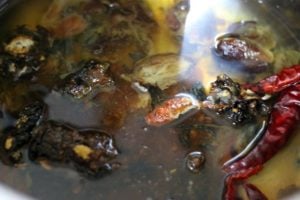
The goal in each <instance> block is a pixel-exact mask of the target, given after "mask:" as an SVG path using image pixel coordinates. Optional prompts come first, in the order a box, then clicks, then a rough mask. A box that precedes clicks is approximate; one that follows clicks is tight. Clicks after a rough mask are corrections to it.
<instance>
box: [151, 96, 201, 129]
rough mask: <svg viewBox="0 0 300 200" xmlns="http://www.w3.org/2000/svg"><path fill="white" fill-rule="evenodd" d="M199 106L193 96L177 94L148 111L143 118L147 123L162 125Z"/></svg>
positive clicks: (195, 109)
mask: <svg viewBox="0 0 300 200" xmlns="http://www.w3.org/2000/svg"><path fill="white" fill-rule="evenodd" d="M199 108H200V105H199V102H198V101H197V99H195V97H194V96H191V95H188V94H178V95H176V96H175V97H174V98H171V99H168V100H166V101H164V102H163V103H162V104H161V105H158V106H157V107H155V108H154V110H153V111H152V112H150V113H149V114H148V115H147V116H146V117H145V120H146V122H147V123H148V124H149V125H152V126H162V125H165V124H168V123H170V122H172V121H174V120H177V119H178V118H179V117H180V116H182V115H184V114H187V113H189V112H191V111H197V110H198V109H199Z"/></svg>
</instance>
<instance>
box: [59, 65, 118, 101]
mask: <svg viewBox="0 0 300 200" xmlns="http://www.w3.org/2000/svg"><path fill="white" fill-rule="evenodd" d="M108 67H109V64H108V63H101V62H98V61H96V60H90V61H88V62H85V63H84V64H83V68H82V69H80V70H78V71H77V72H75V73H72V74H70V75H68V76H67V77H66V78H65V79H64V80H63V85H62V87H61V90H62V92H63V93H66V94H69V95H71V96H73V97H74V98H76V99H81V98H83V97H86V96H88V95H95V94H97V93H98V92H101V91H110V90H112V89H113V88H114V81H113V80H112V79H111V78H110V77H109V76H108V75H107V74H106V71H107V69H108Z"/></svg>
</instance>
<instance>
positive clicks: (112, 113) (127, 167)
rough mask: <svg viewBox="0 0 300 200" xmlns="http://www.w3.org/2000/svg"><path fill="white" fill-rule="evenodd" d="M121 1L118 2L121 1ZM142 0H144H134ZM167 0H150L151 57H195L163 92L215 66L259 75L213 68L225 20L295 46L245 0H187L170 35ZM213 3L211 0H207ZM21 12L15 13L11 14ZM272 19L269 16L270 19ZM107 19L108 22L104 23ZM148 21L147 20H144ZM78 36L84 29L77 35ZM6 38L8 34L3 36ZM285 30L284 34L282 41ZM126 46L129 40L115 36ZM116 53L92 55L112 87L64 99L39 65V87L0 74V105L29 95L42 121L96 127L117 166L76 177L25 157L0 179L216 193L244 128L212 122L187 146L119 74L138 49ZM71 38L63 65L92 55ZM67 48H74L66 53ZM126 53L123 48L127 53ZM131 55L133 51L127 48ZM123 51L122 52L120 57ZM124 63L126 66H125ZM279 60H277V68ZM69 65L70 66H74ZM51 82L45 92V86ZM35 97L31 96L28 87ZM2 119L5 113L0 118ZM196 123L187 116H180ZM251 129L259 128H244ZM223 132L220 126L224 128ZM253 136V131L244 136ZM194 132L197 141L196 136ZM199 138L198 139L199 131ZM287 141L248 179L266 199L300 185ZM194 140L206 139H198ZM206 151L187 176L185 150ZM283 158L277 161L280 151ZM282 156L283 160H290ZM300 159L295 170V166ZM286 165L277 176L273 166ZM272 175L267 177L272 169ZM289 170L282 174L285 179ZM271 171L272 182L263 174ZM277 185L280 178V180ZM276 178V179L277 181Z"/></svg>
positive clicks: (82, 189) (16, 20)
mask: <svg viewBox="0 0 300 200" xmlns="http://www.w3.org/2000/svg"><path fill="white" fill-rule="evenodd" d="M123 2H124V1H123ZM141 2H142V1H141ZM172 2H173V1H171V0H169V1H167V0H166V1H164V0H161V1H152V0H148V1H145V2H144V3H145V4H147V3H150V6H149V7H150V8H151V11H152V12H153V13H152V14H153V18H154V20H156V24H155V26H156V27H155V28H153V29H151V30H148V31H149V33H151V34H150V35H151V37H150V40H151V41H152V43H153V45H152V46H151V48H150V49H149V51H148V52H147V53H148V55H153V54H158V53H170V52H174V53H181V54H182V55H184V56H188V57H191V58H192V59H193V60H194V61H195V62H196V65H195V68H194V69H193V70H194V73H193V74H194V77H189V78H183V79H184V81H183V84H182V85H181V84H177V85H175V86H173V87H172V88H171V89H169V90H168V92H169V93H180V92H182V91H184V90H185V89H186V88H185V87H187V86H188V85H191V84H192V83H193V82H192V83H191V82H190V80H199V81H201V82H202V83H203V84H204V86H205V87H206V88H208V87H209V85H210V82H211V81H214V80H215V77H216V76H217V75H218V74H220V73H227V74H229V75H231V76H232V77H233V78H235V79H236V80H240V81H245V79H251V78H253V80H255V79H256V80H259V79H260V78H261V77H263V76H266V75H267V74H270V72H266V73H263V74H262V75H257V76H256V75H252V74H245V73H244V72H243V73H241V72H238V71H236V70H232V69H228V68H219V67H218V66H219V64H218V60H214V59H215V58H214V57H213V56H211V47H212V45H213V40H214V38H215V37H216V36H217V35H219V34H221V33H224V32H225V31H226V27H228V25H229V24H231V23H233V22H236V21H239V20H257V21H258V23H262V24H268V25H269V26H270V27H271V28H273V29H274V33H275V36H276V38H277V39H278V41H279V42H278V44H277V47H281V45H282V47H287V46H292V45H290V44H291V43H293V42H291V43H289V42H290V40H292V39H293V37H292V36H291V37H289V36H290V35H289V34H290V30H289V29H287V28H286V27H285V26H284V25H283V24H281V21H280V20H271V19H273V14H272V13H273V12H272V11H271V10H268V9H267V8H266V7H265V6H264V4H260V3H253V4H251V5H250V3H247V2H246V1H234V2H233V1H230V2H229V1H225V0H223V1H213V0H211V1H204V0H203V1H200V0H198V1H197V0H193V1H191V10H190V12H189V14H188V15H187V18H186V25H185V30H184V33H186V35H185V34H183V35H182V36H183V38H182V39H179V40H176V34H175V36H174V33H173V32H172V31H170V30H169V28H168V27H167V24H166V21H165V17H164V15H165V14H166V13H167V10H168V9H170V7H172V6H173V3H172ZM208 2H211V3H208ZM49 4H50V1H43V3H41V1H37V0H30V1H26V2H25V3H20V5H19V6H17V7H16V8H15V9H12V10H10V11H9V12H8V13H7V15H5V16H4V18H3V19H5V23H4V24H5V26H4V27H3V28H2V29H3V32H4V33H5V32H6V31H9V30H11V29H12V28H14V27H15V26H16V25H21V24H27V25H28V26H30V27H35V26H36V25H37V24H40V23H41V20H40V19H41V18H42V15H43V14H44V13H45V12H46V10H47V7H48V5H49ZM75 5H77V4H75ZM16 13H18V14H16ZM269 22H270V23H269ZM104 23H106V22H104ZM144 23H146V22H144ZM192 29H195V30H196V31H195V33H196V34H197V35H196V36H195V35H194V36H195V40H196V44H195V45H190V44H187V43H185V41H187V40H192V39H191V38H189V37H192V36H193V35H192V34H190V33H191V32H192ZM83 34H85V33H83ZM2 35H3V36H2V37H5V34H2ZM285 37H286V38H285ZM122 42H124V44H126V41H122ZM122 42H121V44H120V49H122V50H120V52H117V53H116V54H114V53H107V54H104V55H103V54H102V55H100V56H99V57H98V58H99V59H101V60H108V61H112V62H113V63H114V65H113V67H112V68H111V71H112V74H113V76H114V79H115V81H116V87H117V89H116V91H114V92H113V93H101V94H99V95H98V96H97V97H96V98H94V99H93V100H92V102H91V101H89V102H86V101H76V100H74V99H71V98H69V97H65V96H62V95H61V94H59V93H58V92H55V91H50V89H51V87H52V86H53V85H55V81H56V80H57V76H58V75H61V74H59V73H58V75H57V74H55V73H52V72H53V70H52V69H51V68H50V69H44V70H42V71H41V72H40V73H39V74H38V75H37V76H38V77H39V79H38V82H37V84H35V85H34V86H33V85H32V84H31V83H29V82H26V81H25V82H23V83H22V84H11V83H7V82H5V81H1V86H0V87H1V90H0V105H1V106H2V107H4V108H6V110H8V112H10V111H11V112H15V111H17V110H18V109H20V107H22V106H23V105H24V104H26V103H28V102H30V101H32V97H36V98H41V99H43V100H44V102H45V103H46V104H47V105H48V107H49V118H50V119H53V120H57V121H63V122H66V123H69V124H72V125H74V126H75V127H79V128H89V127H92V128H99V129H103V130H105V131H107V132H108V133H110V134H111V135H113V136H114V137H115V140H116V143H117V146H118V148H119V150H120V151H121V154H120V156H118V158H117V161H118V162H120V163H121V168H120V169H118V170H116V171H114V172H113V173H111V174H108V175H107V176H105V177H103V178H101V179H99V180H89V179H86V178H85V177H81V176H80V175H79V174H78V173H77V172H76V171H74V170H70V169H66V168H60V167H51V169H50V170H46V169H44V168H43V167H41V166H40V165H36V164H32V163H30V162H29V161H28V162H27V164H26V166H24V168H21V169H18V168H11V167H7V166H5V165H2V164H1V165H0V180H1V181H2V182H4V183H6V184H8V185H10V186H12V187H13V188H16V189H17V190H20V191H22V192H25V193H27V194H29V195H32V196H33V197H36V198H38V199H45V200H48V199H49V200H50V199H74V200H77V199H78V200H83V199H86V198H88V199H146V200H150V199H153V200H154V199H176V200H177V199H221V196H222V191H223V184H224V183H223V181H224V177H225V174H224V173H223V172H222V170H221V168H222V164H223V162H224V161H226V159H228V158H229V155H230V153H231V152H230V150H231V147H230V145H236V143H238V142H239V141H240V140H244V138H245V137H244V135H245V132H246V131H245V130H254V129H247V128H245V127H244V128H234V127H231V126H226V129H224V126H220V125H216V127H217V128H216V132H215V134H214V136H213V139H211V140H210V141H209V142H207V143H206V144H207V146H205V145H202V146H201V145H199V146H197V145H196V147H195V146H193V147H190V146H188V145H185V144H183V142H182V141H181V140H180V134H182V133H181V131H182V129H180V128H178V127H177V126H175V125H174V127H172V126H171V127H161V128H153V127H150V126H148V125H147V124H146V123H145V121H144V116H145V115H146V114H147V113H148V112H149V110H150V107H149V106H140V107H141V108H140V107H139V106H137V104H138V103H140V102H141V101H140V99H139V98H141V97H140V96H138V94H137V93H136V91H134V90H133V89H132V87H131V83H130V82H127V81H125V80H123V79H121V78H120V76H119V75H120V74H122V73H126V72H127V71H128V69H130V67H131V66H132V65H133V64H134V60H133V59H130V58H129V56H128V54H129V53H132V51H137V50H136V49H135V47H134V46H122ZM80 45H85V44H76V43H72V41H71V42H70V41H68V43H67V42H66V43H63V44H62V46H63V47H64V48H65V52H63V53H65V54H63V56H66V62H70V63H75V62H76V61H78V60H81V59H86V58H89V56H90V55H88V54H87V53H86V52H84V49H82V47H81V46H80ZM69 51H74V52H73V53H71V56H70V55H69V54H68V52H69ZM124 52H125V53H124ZM133 53H136V52H133ZM122 56H123V57H122ZM124 66H125V67H124ZM282 67H283V66H282ZM72 70H74V69H70V71H72ZM49 88H50V89H49ZM30 92H31V93H33V94H34V95H30V96H28V93H30ZM5 114H6V112H3V113H2V114H1V113H0V128H3V127H5V126H8V125H10V124H11V123H12V120H10V118H7V117H4V115H5ZM1 116H3V118H5V120H4V119H3V118H1ZM189 120H190V121H191V120H195V119H194V118H193V117H192V118H191V119H187V121H186V123H187V124H188V123H189ZM249 126H250V127H253V126H256V125H249ZM224 130H225V131H224ZM247 134H248V135H249V134H250V135H251V134H252V135H253V134H255V133H247ZM200 139H201V138H200ZM204 139H205V137H204ZM291 139H292V140H293V141H291V142H289V144H288V145H287V147H286V148H285V149H283V150H282V151H281V152H280V153H279V155H278V156H276V157H275V158H274V159H272V160H271V161H270V162H268V163H267V164H266V168H265V170H263V171H262V173H261V174H259V175H258V176H256V177H253V178H251V179H250V182H253V183H254V184H256V185H257V186H258V187H259V188H260V189H261V190H262V192H264V193H265V194H266V196H268V197H269V198H270V199H275V198H277V195H278V194H277V192H276V193H275V192H274V191H278V193H279V192H280V191H281V190H286V189H287V188H289V187H290V186H292V185H293V186H295V187H296V188H297V187H299V186H300V177H298V176H293V174H297V173H299V164H297V160H299V151H300V149H299V148H298V147H299V143H300V137H299V136H296V137H293V138H291ZM199 143H200V144H202V143H205V142H203V141H200V142H199ZM195 148H196V150H201V151H203V152H204V154H205V157H206V162H205V164H204V166H203V168H202V169H201V171H200V173H199V174H193V173H191V172H190V171H188V169H187V168H186V167H185V156H186V154H187V153H189V152H190V151H191V150H195ZM291 151H292V152H293V153H290V152H291ZM282 156H286V157H284V159H286V160H287V162H285V165H283V164H282V160H281V157H282ZM288 161H289V163H288ZM295 166H298V167H295ZM278 172H284V173H278ZM275 173H276V175H273V174H275ZM287 175H288V177H289V178H286V177H287ZM271 176H276V181H270V180H268V178H270V177H271ZM279 182H280V184H279ZM277 183H278V184H277Z"/></svg>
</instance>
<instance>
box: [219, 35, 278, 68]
mask: <svg viewBox="0 0 300 200" xmlns="http://www.w3.org/2000/svg"><path fill="white" fill-rule="evenodd" d="M215 51H216V53H217V55H218V56H220V57H221V58H223V59H225V60H228V61H237V62H240V63H242V69H243V70H246V71H252V72H260V71H263V70H265V69H266V68H267V67H268V65H269V64H271V63H272V62H273V59H274V58H273V54H272V53H271V52H270V51H269V50H268V49H264V48H262V47H261V46H260V45H258V44H256V43H255V42H252V41H250V40H248V39H245V38H240V37H239V36H234V35H230V34H227V35H223V36H221V37H219V38H217V40H216V42H215Z"/></svg>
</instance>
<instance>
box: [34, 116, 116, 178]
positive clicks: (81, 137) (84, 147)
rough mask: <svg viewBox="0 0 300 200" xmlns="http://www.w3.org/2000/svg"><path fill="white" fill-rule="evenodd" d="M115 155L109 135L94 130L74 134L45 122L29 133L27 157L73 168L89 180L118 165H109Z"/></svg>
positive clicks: (56, 123) (54, 123)
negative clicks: (89, 177)
mask: <svg viewBox="0 0 300 200" xmlns="http://www.w3.org/2000/svg"><path fill="white" fill-rule="evenodd" d="M118 154H119V152H118V150H117V148H116V146H115V142H114V140H113V138H112V136H110V135H108V134H106V133H104V132H101V131H97V130H83V131H78V130H76V129H74V128H73V127H70V126H67V125H65V124H61V123H58V122H53V121H47V122H44V123H42V124H41V125H39V126H38V127H36V128H35V129H34V130H33V138H32V140H31V143H30V145H29V158H30V159H31V160H33V161H37V160H48V161H50V162H53V163H63V164H69V165H71V166H74V167H75V168H76V169H77V170H79V171H81V172H83V173H84V174H86V175H90V176H93V177H97V176H101V175H104V174H105V173H107V172H110V171H112V170H113V169H115V168H116V167H117V166H118V165H119V164H118V163H110V161H111V160H113V159H114V158H115V157H116V156H117V155H118Z"/></svg>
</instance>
